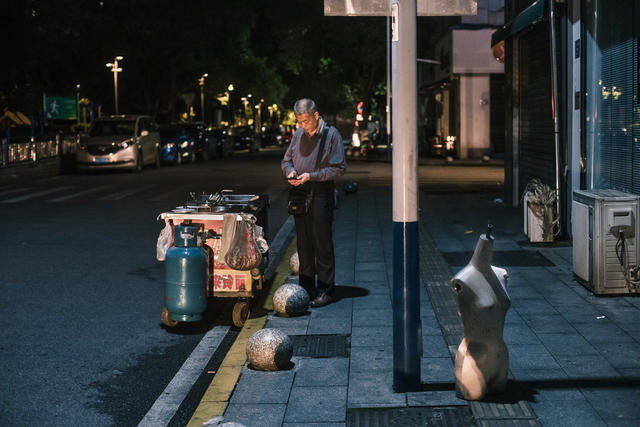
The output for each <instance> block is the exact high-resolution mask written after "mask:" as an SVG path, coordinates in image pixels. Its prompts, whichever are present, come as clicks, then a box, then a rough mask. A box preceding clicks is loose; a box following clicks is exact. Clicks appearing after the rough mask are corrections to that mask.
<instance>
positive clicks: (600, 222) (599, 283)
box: [571, 190, 640, 295]
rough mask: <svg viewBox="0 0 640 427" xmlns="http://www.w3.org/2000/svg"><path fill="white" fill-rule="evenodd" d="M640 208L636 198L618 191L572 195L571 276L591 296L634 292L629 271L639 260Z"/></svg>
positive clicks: (599, 191) (579, 192)
mask: <svg viewBox="0 0 640 427" xmlns="http://www.w3.org/2000/svg"><path fill="white" fill-rule="evenodd" d="M639 209H640V203H639V196H636V195H633V194H627V193H623V192H620V191H617V190H591V191H574V192H573V205H572V210H571V224H572V231H573V273H574V276H575V278H576V279H577V280H578V282H580V283H582V284H583V285H584V286H585V287H587V288H588V289H590V290H591V291H593V293H594V294H596V295H604V294H628V293H632V292H635V291H634V290H635V286H634V285H633V283H631V282H630V281H631V280H635V278H634V277H633V274H632V273H631V272H630V270H631V269H632V268H633V267H635V266H637V265H638V262H639V260H640V251H639V249H640V245H638V244H637V238H638V236H639V235H640V233H639V231H640V228H639V226H638V214H639V213H640V211H639ZM621 262H622V265H621ZM623 271H626V272H627V274H626V277H625V275H624V274H623ZM638 288H639V289H640V287H638Z"/></svg>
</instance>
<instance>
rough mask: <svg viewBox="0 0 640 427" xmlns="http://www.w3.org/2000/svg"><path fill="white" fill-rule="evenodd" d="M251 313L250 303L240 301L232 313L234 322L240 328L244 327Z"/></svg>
mask: <svg viewBox="0 0 640 427" xmlns="http://www.w3.org/2000/svg"><path fill="white" fill-rule="evenodd" d="M249 314H250V310H249V304H248V303H247V302H246V301H238V302H237V303H236V305H234V306H233V314H231V319H233V324H234V325H235V326H237V327H238V328H241V327H243V326H244V322H246V321H247V319H248V318H249Z"/></svg>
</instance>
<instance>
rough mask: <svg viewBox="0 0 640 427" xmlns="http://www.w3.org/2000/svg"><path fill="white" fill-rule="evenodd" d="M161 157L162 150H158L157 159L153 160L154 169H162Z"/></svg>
mask: <svg viewBox="0 0 640 427" xmlns="http://www.w3.org/2000/svg"><path fill="white" fill-rule="evenodd" d="M161 163H162V162H161V159H160V150H157V151H156V160H155V162H153V168H154V169H160V164H161Z"/></svg>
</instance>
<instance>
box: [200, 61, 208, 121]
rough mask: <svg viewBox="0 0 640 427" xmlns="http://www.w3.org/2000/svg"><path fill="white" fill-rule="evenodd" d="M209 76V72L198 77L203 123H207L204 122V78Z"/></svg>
mask: <svg viewBox="0 0 640 427" xmlns="http://www.w3.org/2000/svg"><path fill="white" fill-rule="evenodd" d="M207 77H209V74H207V73H204V74H203V75H202V76H200V78H199V79H198V83H199V84H200V114H201V115H202V123H203V124H205V125H206V123H205V122H204V80H205V79H206V78H207Z"/></svg>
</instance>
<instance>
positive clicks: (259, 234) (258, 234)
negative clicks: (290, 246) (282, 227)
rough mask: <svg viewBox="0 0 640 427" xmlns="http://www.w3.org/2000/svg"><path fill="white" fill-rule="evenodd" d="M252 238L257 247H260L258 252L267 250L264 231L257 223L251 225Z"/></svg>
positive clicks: (267, 245)
mask: <svg viewBox="0 0 640 427" xmlns="http://www.w3.org/2000/svg"><path fill="white" fill-rule="evenodd" d="M253 238H254V239H255V241H256V245H258V248H259V249H260V253H265V252H267V251H268V250H269V244H268V243H267V239H265V238H264V231H263V230H262V227H260V226H259V225H254V226H253Z"/></svg>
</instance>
